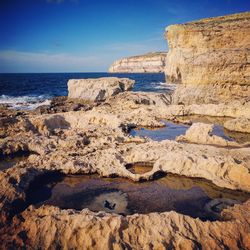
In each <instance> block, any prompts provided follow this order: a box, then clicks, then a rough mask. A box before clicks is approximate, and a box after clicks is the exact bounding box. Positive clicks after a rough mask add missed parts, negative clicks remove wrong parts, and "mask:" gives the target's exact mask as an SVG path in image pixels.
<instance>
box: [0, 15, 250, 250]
mask: <svg viewBox="0 0 250 250" xmlns="http://www.w3.org/2000/svg"><path fill="white" fill-rule="evenodd" d="M249 22H250V15H249V13H243V14H237V15H232V16H226V17H220V18H214V19H205V20H201V21H197V22H193V23H189V24H184V25H177V26H170V27H169V28H168V29H167V38H168V41H169V48H170V51H169V53H168V56H167V70H166V74H167V75H168V76H169V77H170V79H172V80H178V81H179V82H180V85H179V87H178V88H177V90H176V91H175V92H174V93H173V94H171V95H170V94H167V93H165V94H162V93H146V92H131V91H129V90H130V89H131V88H132V86H133V84H134V82H133V81H131V80H129V79H124V78H123V79H119V78H101V79H97V80H91V79H88V80H86V79H85V80H78V81H76V80H70V81H69V82H68V88H69V97H68V98H67V97H61V98H56V99H54V100H52V102H51V104H50V105H49V106H44V107H39V108H38V109H37V110H35V111H25V112H21V111H14V110H9V109H7V108H6V107H1V110H2V111H1V116H0V138H1V139H0V158H1V159H3V160H5V159H6V158H7V157H15V156H16V155H22V154H25V155H26V156H27V157H25V158H23V159H22V160H20V161H17V162H15V163H14V164H13V165H12V166H11V167H9V168H7V169H4V170H2V171H1V170H0V239H1V240H2V242H3V244H2V247H1V248H3V249H21V248H27V249H38V248H41V249H58V248H63V249H68V248H72V249H82V248H84V249H101V248H102V249H201V248H202V249H250V247H249V246H250V240H249V239H250V219H249V218H250V216H249V214H250V194H249V193H250V147H249V145H250V140H248V139H247V138H249V137H248V136H249V133H250V129H249V120H250V99H249V96H250V95H249V88H248V86H250V85H249V81H247V79H248V78H247V77H248V73H249V71H248V69H249V68H248V65H247V63H246V62H245V59H243V57H244V56H243V54H244V55H245V57H246V56H249V47H248V49H247V46H248V45H249V42H248V41H249V39H245V38H246V37H249V35H250V34H249V33H250V32H249V29H247V27H248V26H247V25H248V24H249ZM229 30H231V31H229ZM234 30H237V32H238V33H237V34H238V35H237V36H236V35H235V36H230V34H231V33H230V32H234ZM235 32H236V31H235ZM195 34H197V37H196V35H195ZM204 36H206V37H205V38H204ZM198 39H201V40H200V42H199V41H198ZM227 40H228V42H226V41H227ZM215 44H216V46H217V47H216V46H215ZM226 44H230V46H229V45H228V46H229V47H230V48H234V49H230V52H227V51H228V50H227V49H229V47H226ZM247 44H248V45H247ZM210 45H211V47H210ZM219 46H220V48H219ZM206 48H209V49H207V50H206ZM211 48H214V50H212V49H211ZM224 48H227V49H224ZM236 48H238V49H236ZM232 51H233V53H231V52H232ZM195 53H196V54H195ZM203 53H205V55H206V56H204V57H203V56H202V55H203ZM222 54H223V56H224V57H223V58H228V61H230V62H232V61H233V62H234V63H232V64H231V63H226V62H227V60H225V61H224V64H223V66H222V65H221V62H222V61H223V60H224V59H223V60H222V59H221V58H222V57H221V55H222ZM229 57H230V58H229ZM245 57H244V58H245ZM186 58H190V61H186V60H188V59H186ZM191 58H193V59H192V60H191ZM211 58H214V60H215V64H214V65H213V63H212V61H213V60H212V59H211ZM236 58H238V59H239V61H238V63H236V61H234V60H236ZM87 86H91V89H89V88H88V87H87ZM230 86H232V87H230ZM238 88H239V89H238ZM207 89H209V90H211V91H210V92H207ZM192 90H193V91H192ZM204 90H206V91H205V92H204ZM229 96H230V98H229ZM197 116H199V117H201V120H200V121H199V122H197ZM216 119H220V126H221V127H222V129H224V131H227V132H228V134H229V135H230V136H231V137H230V140H229V139H227V137H225V136H224V137H223V136H221V135H218V134H216V133H215V132H214V128H215V123H216V124H217V122H216ZM166 120H167V121H172V122H173V123H175V124H188V126H189V127H188V128H187V130H186V132H185V133H183V134H182V135H180V136H178V137H176V138H175V140H169V139H166V140H162V141H155V140H153V139H150V138H145V137H138V136H132V135H131V133H130V132H131V129H133V128H141V127H143V128H151V129H153V128H154V129H159V128H162V127H164V126H165V123H164V122H163V121H166ZM207 121H209V122H207ZM239 136H241V137H244V139H245V140H244V141H241V140H237V138H239ZM138 163H140V164H141V165H142V168H143V166H144V167H146V166H147V168H146V169H147V171H145V172H136V171H131V170H130V168H129V166H133V164H138ZM148 166H150V168H149V167H148ZM93 174H95V175H97V177H96V178H99V179H101V180H104V179H103V178H108V177H109V178H111V182H112V179H114V180H115V179H116V178H122V179H126V180H128V181H131V183H133V184H137V185H138V187H140V186H141V185H147V183H149V182H150V183H152V185H154V183H155V182H154V181H155V180H161V178H162V176H164V175H167V176H168V175H170V174H174V175H175V176H176V178H177V179H176V180H178V177H180V176H185V177H187V178H189V179H190V180H196V179H193V178H199V179H200V180H202V181H205V182H206V184H203V185H204V186H207V185H208V187H209V185H212V184H213V185H215V186H217V188H218V189H220V190H222V193H223V192H224V190H226V191H225V192H227V195H226V197H223V196H222V197H221V195H214V197H210V198H207V199H204V200H202V202H203V203H202V204H205V205H204V207H202V209H204V211H205V210H206V213H207V215H208V217H206V219H204V217H202V216H191V215H190V214H189V213H188V212H187V213H180V212H179V210H178V209H177V208H178V206H177V204H175V206H174V209H171V210H166V211H165V210H164V211H158V210H155V211H151V212H149V213H144V214H142V213H139V212H136V210H135V209H134V210H133V208H134V207H133V206H135V205H136V204H130V203H131V201H130V198H131V197H130V195H131V194H130V193H127V194H124V193H122V192H121V191H120V190H117V189H116V188H113V189H109V186H108V185H107V186H105V188H104V190H103V186H102V188H101V187H99V186H98V185H97V184H96V183H95V182H90V183H91V184H90V185H89V186H87V187H84V189H83V190H82V189H81V188H82V187H81V184H77V183H74V181H73V180H72V181H71V182H70V181H69V182H68V184H67V185H66V184H65V183H64V184H62V187H63V188H62V189H63V192H62V194H63V195H65V197H66V198H67V199H69V198H70V197H71V196H72V195H73V194H72V193H70V192H71V191H70V190H71V189H70V187H71V188H72V187H73V190H76V191H75V192H76V193H74V200H76V201H78V200H79V202H80V201H81V199H82V193H81V192H82V191H84V192H87V194H85V193H84V194H85V195H86V197H87V199H89V200H88V201H89V202H91V201H93V202H94V204H96V203H98V202H99V203H98V204H101V206H103V209H100V211H93V210H91V209H89V208H88V207H85V206H83V207H82V208H81V209H75V207H74V206H73V205H72V206H71V200H70V199H69V200H67V199H66V201H68V206H69V207H70V209H69V208H68V207H67V209H65V208H64V207H59V206H53V205H50V204H46V203H44V201H46V200H47V199H49V198H50V197H51V195H53V192H54V191H55V189H56V187H57V184H58V183H60V181H61V180H62V179H63V178H65V177H70V176H75V177H79V176H89V175H93ZM79 178H80V177H79ZM43 182H45V183H46V185H43V186H42V183H43ZM65 185H66V186H65ZM95 185H97V189H96V193H97V196H94V197H93V196H92V193H91V194H89V193H88V192H90V191H91V188H92V187H93V186H95ZM128 186H130V185H128ZM179 186H180V190H183V189H185V187H184V186H183V184H182V183H180V184H179ZM39 188H40V189H39ZM74 188H75V189H74ZM126 188H128V187H126V186H125V188H124V190H125V189H126ZM36 189H38V190H41V192H40V193H39V192H38V195H35V197H36V198H37V199H38V200H37V201H36V202H34V201H33V200H32V199H31V198H30V197H31V194H32V192H33V191H34V190H36ZM186 189H187V190H193V191H194V192H196V191H197V188H195V187H194V188H186ZM204 190H206V188H205V189H204ZM55 192H56V191H55ZM57 192H60V190H57ZM72 192H73V191H72ZM103 192H104V193H103ZM105 192H106V193H105ZM157 192H158V191H157V185H156V186H155V188H154V189H153V192H152V193H149V194H147V195H149V199H148V200H152V201H153V202H154V205H155V206H157V205H158V203H159V206H160V204H161V202H162V201H161V199H158V200H154V198H155V197H156V196H157V195H158V194H157ZM197 192H198V191H197ZM231 192H232V193H233V192H239V193H238V194H239V196H241V195H242V197H243V198H244V199H243V198H242V200H239V201H238V200H237V201H236V200H234V199H230V198H227V197H228V195H229V197H230V193H231ZM195 194H197V195H198V193H195ZM205 194H206V192H205ZM103 195H104V196H103ZM134 195H136V193H135V194H134ZM141 195H142V194H140V195H138V197H136V199H134V200H138V202H139V201H140V199H141V197H140V196H141ZM185 195H187V194H185ZM202 195H203V196H202V197H204V192H203V191H202ZM58 197H59V196H57V195H55V197H54V198H55V200H56V198H58ZM63 197H64V196H63ZM103 197H104V198H103ZM187 197H188V196H184V194H183V199H184V200H185V199H186V198H187ZM245 197H248V198H245ZM58 199H59V198H58ZM198 201H199V202H200V201H201V199H200V198H199V196H198V198H197V199H195V197H194V196H193V200H191V203H196V202H198ZM84 204H86V203H84ZM128 204H130V206H131V207H129V208H130V209H131V211H135V212H133V213H130V214H124V213H119V212H117V213H115V212H114V211H116V210H115V209H116V206H117V207H118V208H117V211H120V210H119V208H121V207H122V208H123V209H125V210H126V209H128V208H127V206H128ZM180 204H182V203H180ZM191 210H192V209H191ZM122 211H124V210H122ZM207 218H209V219H207Z"/></svg>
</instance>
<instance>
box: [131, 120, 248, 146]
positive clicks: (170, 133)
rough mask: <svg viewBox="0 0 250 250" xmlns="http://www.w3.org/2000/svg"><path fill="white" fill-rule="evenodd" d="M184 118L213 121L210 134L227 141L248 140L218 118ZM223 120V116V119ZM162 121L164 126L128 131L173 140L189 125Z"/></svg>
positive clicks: (156, 138) (245, 135)
mask: <svg viewBox="0 0 250 250" xmlns="http://www.w3.org/2000/svg"><path fill="white" fill-rule="evenodd" d="M188 118H189V119H188ZM221 119H222V118H221ZM186 120H189V121H191V122H192V123H194V122H203V123H213V124H214V128H213V131H212V134H213V135H217V136H220V137H222V138H224V139H225V140H227V141H237V142H239V143H245V142H247V141H250V137H249V135H247V134H243V133H238V132H231V131H228V130H225V129H224V127H223V125H222V124H223V122H222V121H221V120H220V119H219V118H217V119H215V118H213V119H212V118H210V119H208V118H207V119H205V118H204V117H202V118H200V117H197V116H191V117H187V118H186ZM224 120H225V118H223V121H224ZM184 121H185V119H184ZM163 122H164V123H165V127H161V128H135V129H132V130H131V131H130V135H132V136H141V137H148V138H151V139H152V140H154V141H162V140H175V138H176V137H177V136H180V135H184V134H185V133H186V131H187V129H188V128H189V127H190V125H186V124H182V123H174V122H170V121H163Z"/></svg>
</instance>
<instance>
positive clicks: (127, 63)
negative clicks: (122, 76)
mask: <svg viewBox="0 0 250 250" xmlns="http://www.w3.org/2000/svg"><path fill="white" fill-rule="evenodd" d="M166 56H167V53H166V52H155V53H148V54H145V55H140V56H132V57H127V58H122V59H120V60H117V61H115V62H114V63H113V64H112V65H111V66H110V68H109V70H108V71H109V72H110V73H114V72H116V73H159V72H164V68H165V60H166Z"/></svg>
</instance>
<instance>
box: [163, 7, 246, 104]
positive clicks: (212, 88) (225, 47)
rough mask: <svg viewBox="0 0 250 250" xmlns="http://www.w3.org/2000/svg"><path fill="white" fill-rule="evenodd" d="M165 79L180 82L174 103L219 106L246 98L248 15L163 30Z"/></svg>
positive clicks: (230, 16) (217, 18)
mask: <svg viewBox="0 0 250 250" xmlns="http://www.w3.org/2000/svg"><path fill="white" fill-rule="evenodd" d="M166 38H167V40H168V45H169V52H168V55H167V60H166V65H167V66H166V69H165V73H166V76H167V79H168V80H170V81H174V82H176V81H177V82H180V83H182V85H180V86H179V87H178V88H177V91H176V92H175V94H174V98H173V99H174V102H175V103H185V104H191V103H211V102H214V103H216V102H217V103H219V102H227V101H228V102H230V100H231V99H239V100H240V99H241V100H242V99H247V98H248V97H249V96H250V87H249V77H250V67H249V48H250V43H249V40H250V13H249V12H245V13H240V14H235V15H229V16H223V17H215V18H209V19H202V20H198V21H194V22H190V23H186V24H178V25H171V26H169V27H167V28H166Z"/></svg>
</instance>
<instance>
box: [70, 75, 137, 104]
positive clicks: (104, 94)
mask: <svg viewBox="0 0 250 250" xmlns="http://www.w3.org/2000/svg"><path fill="white" fill-rule="evenodd" d="M134 83H135V81H134V80H130V79H127V78H117V77H106V78H105V77H103V78H99V79H76V80H74V79H72V80H69V82H68V92H69V94H68V96H69V97H70V98H78V99H83V100H87V101H92V102H98V101H99V102H100V101H105V100H106V99H107V98H108V97H111V96H114V95H117V94H118V93H120V92H123V91H127V90H130V89H132V87H133V85H134Z"/></svg>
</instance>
